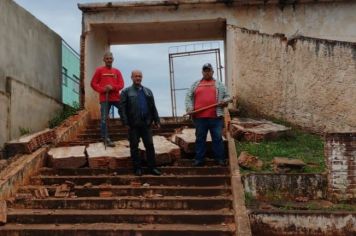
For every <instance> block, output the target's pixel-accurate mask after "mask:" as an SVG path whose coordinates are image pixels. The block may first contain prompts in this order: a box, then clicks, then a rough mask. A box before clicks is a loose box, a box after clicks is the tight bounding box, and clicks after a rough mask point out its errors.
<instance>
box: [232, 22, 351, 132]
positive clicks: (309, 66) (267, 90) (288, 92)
mask: <svg viewBox="0 0 356 236" xmlns="http://www.w3.org/2000/svg"><path fill="white" fill-rule="evenodd" d="M235 33H236V35H235V39H236V41H235V42H236V45H237V49H236V50H237V53H236V57H237V58H239V60H238V63H237V65H236V67H237V69H236V70H237V71H238V74H237V77H236V83H235V84H236V86H235V92H236V94H237V96H238V101H239V104H240V106H241V107H243V110H247V111H248V112H249V113H252V114H262V115H265V116H271V117H276V118H279V119H283V120H286V121H288V122H291V123H293V124H296V125H299V126H302V127H304V128H309V129H311V130H314V131H318V132H347V131H356V102H355V101H356V77H355V75H356V57H355V55H356V43H343V42H337V41H327V40H319V39H313V38H305V37H301V38H299V39H295V40H291V41H287V39H286V38H284V37H283V36H272V35H266V34H260V33H258V32H255V31H249V30H244V29H239V28H236V29H235Z"/></svg>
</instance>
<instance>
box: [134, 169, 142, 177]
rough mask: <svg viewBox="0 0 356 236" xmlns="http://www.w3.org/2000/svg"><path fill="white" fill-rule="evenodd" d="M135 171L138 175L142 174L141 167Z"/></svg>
mask: <svg viewBox="0 0 356 236" xmlns="http://www.w3.org/2000/svg"><path fill="white" fill-rule="evenodd" d="M134 173H135V175H136V176H142V169H141V168H137V169H136V170H135V172H134Z"/></svg>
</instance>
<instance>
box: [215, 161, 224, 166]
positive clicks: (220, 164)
mask: <svg viewBox="0 0 356 236" xmlns="http://www.w3.org/2000/svg"><path fill="white" fill-rule="evenodd" d="M215 163H216V164H217V165H219V166H226V161H225V160H217V161H215Z"/></svg>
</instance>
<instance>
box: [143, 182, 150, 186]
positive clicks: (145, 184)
mask: <svg viewBox="0 0 356 236" xmlns="http://www.w3.org/2000/svg"><path fill="white" fill-rule="evenodd" d="M142 186H143V187H150V184H148V183H144V184H142Z"/></svg>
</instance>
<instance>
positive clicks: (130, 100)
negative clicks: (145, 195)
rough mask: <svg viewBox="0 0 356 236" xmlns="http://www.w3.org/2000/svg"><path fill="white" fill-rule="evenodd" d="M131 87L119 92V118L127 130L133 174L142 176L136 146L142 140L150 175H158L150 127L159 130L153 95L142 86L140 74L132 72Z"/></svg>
mask: <svg viewBox="0 0 356 236" xmlns="http://www.w3.org/2000/svg"><path fill="white" fill-rule="evenodd" d="M131 79H132V85H131V86H130V87H128V88H125V89H124V90H123V91H122V92H121V99H120V109H119V111H120V117H121V120H122V122H123V124H124V125H126V126H127V127H128V129H129V141H130V152H131V158H132V161H133V166H134V173H135V175H137V176H141V175H142V168H141V158H140V155H139V149H138V144H139V142H140V138H142V141H143V144H144V146H145V149H146V158H147V164H148V168H149V171H150V173H151V174H153V175H160V174H161V172H160V170H159V169H157V168H156V160H155V149H154V146H153V139H152V129H151V125H153V126H155V127H156V128H160V120H159V116H158V112H157V108H156V105H155V101H154V97H153V93H152V91H151V90H150V89H149V88H146V87H144V86H142V84H141V82H142V72H141V71H140V70H134V71H132V73H131Z"/></svg>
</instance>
